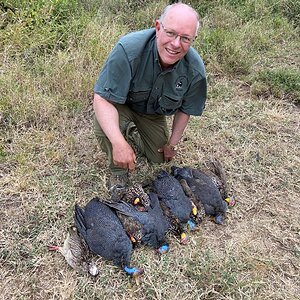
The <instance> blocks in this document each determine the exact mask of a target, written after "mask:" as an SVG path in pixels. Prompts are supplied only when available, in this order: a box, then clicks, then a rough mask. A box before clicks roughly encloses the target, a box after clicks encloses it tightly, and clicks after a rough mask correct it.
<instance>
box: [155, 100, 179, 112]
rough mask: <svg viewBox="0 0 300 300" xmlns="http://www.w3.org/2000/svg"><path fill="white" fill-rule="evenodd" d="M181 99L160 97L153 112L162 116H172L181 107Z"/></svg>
mask: <svg viewBox="0 0 300 300" xmlns="http://www.w3.org/2000/svg"><path fill="white" fill-rule="evenodd" d="M181 103H182V99H181V98H175V97H170V96H168V95H162V96H161V97H159V98H158V100H157V101H156V103H155V107H154V109H155V112H156V113H157V114H162V115H173V114H175V112H176V111H177V109H178V108H179V107H180V106H181Z"/></svg>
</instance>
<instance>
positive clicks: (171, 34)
mask: <svg viewBox="0 0 300 300" xmlns="http://www.w3.org/2000/svg"><path fill="white" fill-rule="evenodd" d="M160 24H161V27H162V29H163V30H164V32H165V33H166V35H167V36H168V37H169V38H172V39H174V40H175V39H177V37H178V36H179V37H180V41H181V42H182V43H185V44H189V45H190V44H191V43H192V42H194V40H195V37H191V36H186V35H180V34H178V33H177V32H175V31H172V30H168V29H166V28H165V26H164V25H163V23H160Z"/></svg>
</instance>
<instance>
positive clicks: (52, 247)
mask: <svg viewBox="0 0 300 300" xmlns="http://www.w3.org/2000/svg"><path fill="white" fill-rule="evenodd" d="M48 250H49V251H58V250H59V246H55V245H49V246H48Z"/></svg>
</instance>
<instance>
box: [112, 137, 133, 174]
mask: <svg viewBox="0 0 300 300" xmlns="http://www.w3.org/2000/svg"><path fill="white" fill-rule="evenodd" d="M113 162H114V164H115V165H116V166H118V167H120V168H123V169H128V170H129V171H133V170H134V169H135V164H136V155H135V153H134V151H133V149H132V147H131V146H130V145H129V144H128V143H127V142H126V141H124V143H123V144H122V145H115V146H113Z"/></svg>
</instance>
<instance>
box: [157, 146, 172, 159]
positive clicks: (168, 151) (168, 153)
mask: <svg viewBox="0 0 300 300" xmlns="http://www.w3.org/2000/svg"><path fill="white" fill-rule="evenodd" d="M158 152H161V153H163V154H164V160H165V161H166V162H169V161H171V160H172V159H173V157H174V156H175V155H176V154H177V150H176V148H175V146H172V145H170V144H165V145H164V146H162V147H161V148H159V149H158Z"/></svg>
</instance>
